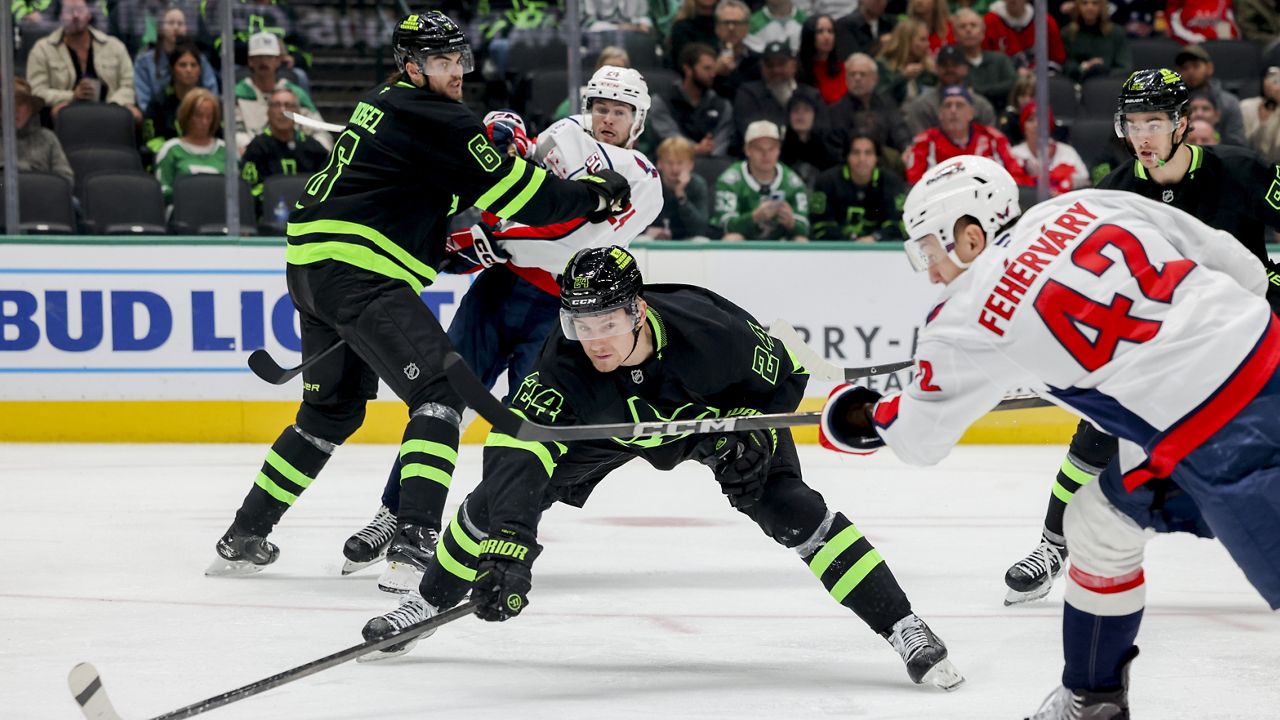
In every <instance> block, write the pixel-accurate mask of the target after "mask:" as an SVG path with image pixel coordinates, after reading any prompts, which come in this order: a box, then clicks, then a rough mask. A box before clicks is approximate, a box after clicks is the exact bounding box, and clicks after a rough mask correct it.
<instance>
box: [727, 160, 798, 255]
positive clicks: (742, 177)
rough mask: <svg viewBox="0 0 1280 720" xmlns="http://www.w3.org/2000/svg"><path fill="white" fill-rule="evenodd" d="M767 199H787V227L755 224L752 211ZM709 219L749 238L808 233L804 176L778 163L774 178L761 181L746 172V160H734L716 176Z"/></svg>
mask: <svg viewBox="0 0 1280 720" xmlns="http://www.w3.org/2000/svg"><path fill="white" fill-rule="evenodd" d="M766 200H786V201H787V204H789V205H790V206H791V211H792V213H794V214H795V218H796V224H795V227H793V228H791V229H790V230H788V229H787V228H785V227H783V226H782V225H781V224H780V223H778V222H776V221H767V222H765V223H763V224H757V223H756V221H755V220H753V219H752V218H751V213H752V212H753V211H755V209H756V208H757V207H758V206H759V205H760V203H761V202H762V201H766ZM711 222H712V223H714V224H715V225H718V226H720V227H722V228H724V231H725V232H731V233H739V234H741V235H742V236H744V237H745V238H746V239H748V240H786V239H790V238H793V237H800V236H805V237H808V235H809V195H808V191H807V190H806V189H805V186H804V180H802V179H800V176H799V175H797V174H796V173H795V172H794V171H793V170H792V169H791V168H789V167H787V166H786V165H783V164H782V163H778V172H777V174H776V175H775V176H774V178H773V182H772V183H770V184H768V185H763V184H761V183H760V182H758V181H757V180H756V179H755V178H753V177H751V173H749V172H747V163H746V161H743V162H739V163H734V164H733V165H730V166H729V169H728V170H725V171H724V173H723V174H722V175H721V176H720V177H719V179H717V180H716V206H715V209H714V211H713V213H712V218H711Z"/></svg>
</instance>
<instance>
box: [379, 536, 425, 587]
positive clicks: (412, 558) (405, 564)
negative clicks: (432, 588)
mask: <svg viewBox="0 0 1280 720" xmlns="http://www.w3.org/2000/svg"><path fill="white" fill-rule="evenodd" d="M439 539H440V533H439V532H438V531H436V529H435V528H429V527H426V526H424V525H416V524H414V523H401V525H400V530H399V532H397V533H396V536H395V539H393V540H392V541H391V546H390V547H389V548H387V568H386V569H385V570H383V571H382V576H381V577H379V578H378V589H379V590H381V591H383V592H389V593H396V594H400V593H407V592H409V591H411V590H416V589H417V588H418V583H419V582H420V581H421V580H422V571H423V570H425V569H426V567H427V563H429V562H431V558H433V557H435V555H436V542H437V541H438V540H439Z"/></svg>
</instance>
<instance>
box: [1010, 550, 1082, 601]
mask: <svg viewBox="0 0 1280 720" xmlns="http://www.w3.org/2000/svg"><path fill="white" fill-rule="evenodd" d="M1066 561H1067V548H1066V547H1065V546H1063V545H1059V544H1057V543H1055V542H1052V541H1050V540H1048V539H1046V538H1044V537H1041V538H1040V544H1039V545H1037V546H1036V549H1035V550H1032V551H1031V552H1030V553H1029V554H1028V555H1027V556H1026V557H1025V558H1023V559H1021V560H1019V561H1018V562H1016V563H1014V564H1013V567H1011V568H1009V570H1008V572H1006V573H1005V574H1004V584H1005V585H1007V586H1009V592H1008V593H1007V594H1006V595H1005V598H1004V604H1005V605H1006V606H1008V605H1019V604H1021V603H1025V602H1031V601H1032V600H1039V599H1040V598H1042V597H1044V596H1046V595H1048V594H1049V591H1050V590H1052V589H1053V583H1054V581H1056V580H1057V579H1058V578H1060V577H1062V571H1063V569H1064V568H1065V567H1066V564H1067V562H1066Z"/></svg>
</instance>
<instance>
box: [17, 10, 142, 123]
mask: <svg viewBox="0 0 1280 720" xmlns="http://www.w3.org/2000/svg"><path fill="white" fill-rule="evenodd" d="M61 19H62V27H60V28H58V29H57V30H54V31H53V32H52V33H50V34H49V35H47V36H45V37H43V38H40V39H39V40H37V41H36V44H35V45H34V46H33V47H32V48H31V54H30V55H29V56H28V57H27V79H28V80H29V81H30V82H31V90H32V92H34V93H35V94H36V95H38V96H39V97H40V99H42V100H44V102H45V104H47V105H49V106H50V108H51V112H52V113H53V116H54V117H55V118H56V117H57V116H58V113H59V112H61V111H62V108H64V107H66V106H67V105H68V104H70V103H72V102H109V103H112V104H115V105H120V106H122V107H125V108H128V110H129V112H131V113H133V117H134V120H135V121H137V122H142V112H141V111H139V110H138V106H137V105H136V104H135V102H134V95H133V60H131V59H130V58H129V51H128V50H126V49H125V47H124V43H122V42H120V41H119V40H117V39H115V38H113V37H111V36H110V35H108V34H106V33H104V32H102V31H101V30H98V29H97V28H94V27H90V25H89V19H90V12H89V7H88V6H87V5H86V4H85V1H84V0H63V3H62V14H61Z"/></svg>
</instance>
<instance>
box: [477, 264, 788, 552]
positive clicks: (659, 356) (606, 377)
mask: <svg viewBox="0 0 1280 720" xmlns="http://www.w3.org/2000/svg"><path fill="white" fill-rule="evenodd" d="M643 297H644V299H645V301H646V302H647V303H648V306H649V309H648V313H647V315H648V317H647V318H646V322H647V323H648V324H649V326H650V327H651V328H652V330H653V338H654V352H653V354H652V356H651V357H650V358H649V359H647V360H646V361H645V362H643V363H641V364H639V365H636V366H633V367H619V368H617V369H616V370H613V371H612V372H608V373H602V372H599V371H597V370H596V369H595V368H594V367H593V366H592V365H591V361H590V360H589V359H588V358H587V355H586V353H585V352H584V351H583V348H582V345H581V344H580V343H579V342H577V341H573V340H568V339H566V338H565V337H564V336H563V335H562V334H561V333H558V332H557V333H554V334H553V335H552V336H551V337H549V338H548V339H547V342H546V344H545V345H544V346H543V349H542V354H541V356H540V357H539V359H538V362H537V365H536V366H535V370H534V372H532V373H531V374H530V375H529V376H528V377H527V378H525V380H524V382H523V383H522V384H521V385H520V387H519V388H518V389H517V390H516V391H515V392H514V393H512V396H511V401H510V404H511V408H512V410H513V411H515V412H516V413H518V414H520V415H523V416H524V417H525V418H527V419H529V420H533V421H535V422H539V423H544V424H548V425H576V424H592V423H614V422H651V421H658V420H677V419H679V420H687V419H698V418H707V417H726V416H729V415H734V414H755V413H777V412H792V411H794V410H795V409H796V407H797V406H798V405H799V403H800V399H801V398H802V397H803V395H804V388H805V385H806V383H807V381H808V377H809V375H808V371H807V370H805V369H804V368H803V367H801V366H800V364H799V361H797V360H796V358H795V356H794V355H792V354H791V352H790V351H789V350H788V349H787V347H786V346H785V345H784V344H783V343H782V341H781V340H777V339H776V338H773V337H772V336H770V335H769V334H768V332H766V330H765V329H764V328H763V327H762V326H761V325H760V323H758V322H757V321H756V319H755V318H753V317H752V316H751V315H750V314H749V313H747V312H746V311H745V310H743V309H742V308H740V307H738V306H737V305H735V304H733V303H732V302H730V301H729V300H727V299H725V298H723V297H721V296H720V295H717V294H715V293H713V292H711V291H710V290H706V289H704V288H700V287H694V286H690V285H646V286H645V289H644V294H643ZM707 437H708V436H706V435H691V434H688V433H685V434H680V435H663V436H658V437H652V438H640V439H632V438H614V439H610V440H594V441H578V442H571V443H558V442H545V443H539V442H528V441H523V440H517V439H515V438H513V437H511V436H509V435H504V434H502V433H498V432H491V433H490V434H489V439H488V441H487V442H486V447H485V458H484V481H485V482H486V483H488V482H492V483H497V484H498V485H500V486H501V489H500V490H499V491H498V492H497V493H496V494H495V495H494V497H497V498H523V500H512V501H511V502H499V503H498V505H499V506H500V507H491V508H490V518H491V519H492V520H493V522H494V523H495V525H494V527H498V526H499V525H501V524H503V523H507V524H508V525H511V524H514V525H516V526H523V527H526V528H528V529H530V530H534V529H536V520H537V512H538V510H539V508H538V507H536V506H535V505H536V502H537V501H538V499H539V498H541V497H542V496H543V493H544V492H545V489H546V488H547V486H548V485H551V486H555V487H557V488H559V490H558V491H557V492H556V493H555V494H556V496H557V498H558V499H560V500H561V501H564V502H567V503H569V504H580V501H577V502H575V500H574V499H573V498H574V496H575V492H574V491H573V490H566V489H565V488H566V487H568V486H573V485H574V484H577V483H583V482H591V481H592V480H596V481H598V480H599V478H598V477H594V478H593V477H591V472H592V469H593V468H595V467H597V466H607V465H609V464H610V463H613V464H615V465H616V462H617V460H616V458H618V456H619V455H624V456H625V455H633V456H637V457H641V458H644V459H645V460H646V461H647V462H648V463H649V464H650V465H652V466H653V467H655V468H658V469H660V470H669V469H671V468H673V467H675V466H676V465H677V464H679V463H681V462H684V461H685V460H690V459H699V456H700V454H701V451H700V450H699V447H698V446H699V445H700V444H702V443H703V442H704V441H706V439H707ZM557 468H559V469H557ZM584 473H585V475H584ZM592 484H594V483H593V482H592ZM588 491H589V488H588ZM582 499H585V496H583V497H582Z"/></svg>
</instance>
